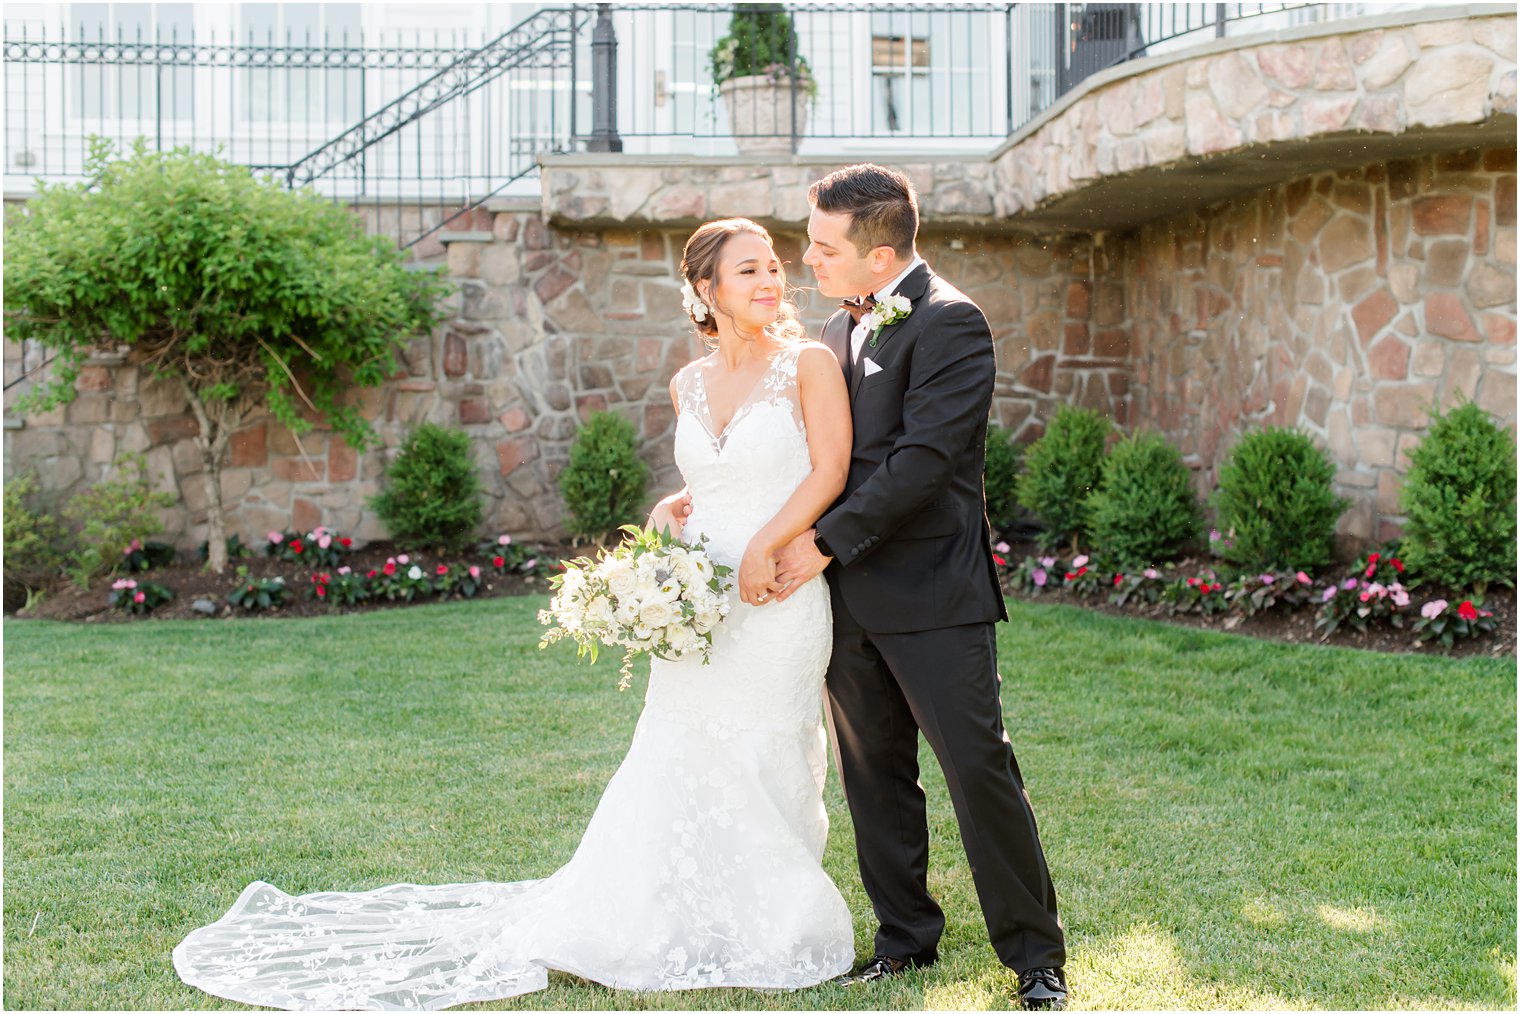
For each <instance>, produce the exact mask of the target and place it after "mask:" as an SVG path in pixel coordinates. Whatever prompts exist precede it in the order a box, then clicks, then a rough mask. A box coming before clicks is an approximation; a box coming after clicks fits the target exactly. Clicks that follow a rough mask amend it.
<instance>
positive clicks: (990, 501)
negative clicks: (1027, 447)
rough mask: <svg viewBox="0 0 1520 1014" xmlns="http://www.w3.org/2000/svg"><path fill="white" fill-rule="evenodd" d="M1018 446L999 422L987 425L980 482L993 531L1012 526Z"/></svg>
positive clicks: (1016, 514) (1017, 483)
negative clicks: (984, 457)
mask: <svg viewBox="0 0 1520 1014" xmlns="http://www.w3.org/2000/svg"><path fill="white" fill-rule="evenodd" d="M1020 457H1021V455H1020V454H1019V449H1018V448H1017V447H1015V446H1014V444H1013V433H1012V432H1010V431H1009V430H1005V429H1003V427H1001V426H997V425H993V426H988V427H987V464H986V466H985V471H984V473H983V485H984V487H985V488H986V490H987V520H988V521H989V522H991V524H992V530H993V532H994V533H998V532H1002V531H1004V530H1006V529H1008V528H1011V527H1012V526H1013V523H1014V521H1016V520H1017V519H1018V509H1019V502H1018V485H1019V458H1020Z"/></svg>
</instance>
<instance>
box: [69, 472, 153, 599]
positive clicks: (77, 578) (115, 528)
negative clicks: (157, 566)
mask: <svg viewBox="0 0 1520 1014" xmlns="http://www.w3.org/2000/svg"><path fill="white" fill-rule="evenodd" d="M173 504H174V497H173V496H171V495H170V494H168V493H158V492H155V491H154V490H153V485H152V483H150V482H149V481H148V466H147V464H146V463H145V462H144V461H143V456H142V455H141V454H124V455H122V456H121V457H119V458H117V459H116V462H115V464H114V465H113V470H112V472H111V474H110V475H109V477H108V478H106V479H104V480H102V481H100V482H98V483H96V484H95V485H93V486H90V487H89V488H87V489H85V490H83V491H81V492H79V493H76V494H74V496H73V497H71V498H70V499H69V502H68V503H67V504H66V505H65V506H64V508H63V516H64V517H65V518H66V519H68V520H69V521H70V522H72V523H74V524H75V525H78V526H79V534H78V539H77V542H78V545H77V546H76V547H75V548H74V549H73V550H72V551H71V552H70V553H69V564H68V568H67V569H68V573H69V577H71V578H73V580H74V583H75V584H77V585H79V587H81V588H88V587H89V586H90V581H91V580H93V579H94V578H97V577H100V576H102V575H104V574H114V573H116V572H117V571H118V570H122V569H124V568H125V567H126V566H127V562H128V553H127V551H128V550H129V548H130V547H131V545H132V543H133V542H138V543H141V542H143V541H145V540H146V539H147V538H148V536H150V535H157V534H158V533H159V532H161V531H163V530H164V521H163V518H161V517H159V515H158V508H160V507H170V506H173Z"/></svg>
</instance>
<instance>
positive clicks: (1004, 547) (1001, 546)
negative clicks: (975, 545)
mask: <svg viewBox="0 0 1520 1014" xmlns="http://www.w3.org/2000/svg"><path fill="white" fill-rule="evenodd" d="M992 548H993V549H995V550H997V551H998V552H999V553H1004V554H1007V553H1009V552H1012V551H1013V547H1012V546H1010V545H1009V544H1008V543H1006V542H999V543H998V544H997V545H995V546H993V547H992Z"/></svg>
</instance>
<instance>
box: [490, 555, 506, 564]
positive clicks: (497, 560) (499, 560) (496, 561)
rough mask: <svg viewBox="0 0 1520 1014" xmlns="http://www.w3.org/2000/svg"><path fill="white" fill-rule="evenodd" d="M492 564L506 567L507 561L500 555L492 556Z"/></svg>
mask: <svg viewBox="0 0 1520 1014" xmlns="http://www.w3.org/2000/svg"><path fill="white" fill-rule="evenodd" d="M491 565H492V566H493V567H505V566H506V565H507V561H506V560H504V559H502V558H501V557H499V556H493V557H491Z"/></svg>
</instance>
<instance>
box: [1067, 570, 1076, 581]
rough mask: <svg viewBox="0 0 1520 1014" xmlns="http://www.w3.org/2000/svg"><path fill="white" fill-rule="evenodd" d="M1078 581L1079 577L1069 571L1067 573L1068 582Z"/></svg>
mask: <svg viewBox="0 0 1520 1014" xmlns="http://www.w3.org/2000/svg"><path fill="white" fill-rule="evenodd" d="M1076 579H1077V575H1075V574H1073V573H1072V572H1071V571H1069V570H1068V571H1067V572H1066V580H1068V581H1075V580H1076Z"/></svg>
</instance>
